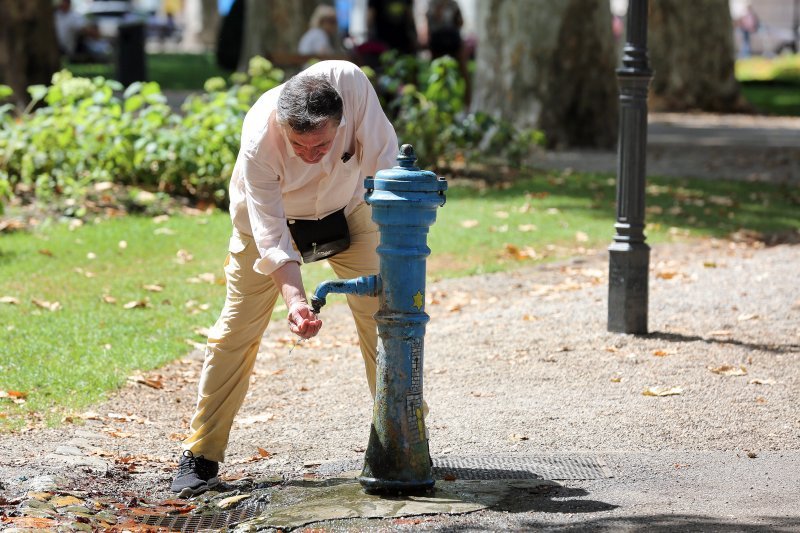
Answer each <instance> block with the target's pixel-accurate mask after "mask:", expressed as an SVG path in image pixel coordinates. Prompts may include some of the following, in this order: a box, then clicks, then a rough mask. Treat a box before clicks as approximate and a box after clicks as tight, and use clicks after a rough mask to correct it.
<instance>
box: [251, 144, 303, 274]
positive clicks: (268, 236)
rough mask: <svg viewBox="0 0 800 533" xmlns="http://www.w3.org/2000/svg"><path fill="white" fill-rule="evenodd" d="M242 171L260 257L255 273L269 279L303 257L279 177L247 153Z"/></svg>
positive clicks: (254, 237)
mask: <svg viewBox="0 0 800 533" xmlns="http://www.w3.org/2000/svg"><path fill="white" fill-rule="evenodd" d="M241 171H242V178H243V182H244V189H245V198H246V202H247V212H248V215H249V219H250V227H251V228H252V231H253V239H254V240H255V242H256V246H257V247H258V254H259V256H260V258H259V259H258V260H257V261H256V262H255V264H254V265H253V270H255V271H256V272H259V273H261V274H264V275H269V274H272V272H274V271H275V270H277V269H278V268H279V267H280V266H281V265H283V264H284V263H288V262H289V261H295V262H297V263H299V262H300V254H298V253H297V251H296V250H295V249H294V246H293V245H292V238H291V234H290V233H289V227H288V226H287V225H286V214H285V213H284V209H283V200H282V197H281V184H280V180H279V177H278V175H277V174H275V172H274V171H272V170H271V169H269V168H267V167H266V166H264V165H262V164H260V163H259V162H258V161H257V159H256V158H254V157H253V156H252V154H247V153H245V154H243V155H242V168H241Z"/></svg>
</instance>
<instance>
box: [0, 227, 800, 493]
mask: <svg viewBox="0 0 800 533" xmlns="http://www.w3.org/2000/svg"><path fill="white" fill-rule="evenodd" d="M798 264H800V246H798V245H787V244H784V245H779V246H774V247H768V248H765V247H763V246H762V245H758V243H756V244H755V245H751V244H744V243H731V242H727V241H715V240H706V241H698V242H693V243H682V244H664V245H657V246H654V248H653V250H652V253H651V273H650V310H649V316H650V322H649V324H650V330H651V333H650V334H649V335H647V336H631V335H620V334H614V333H608V332H606V312H607V311H606V299H607V295H606V293H607V274H606V271H607V268H608V259H607V254H606V252H605V251H596V252H590V253H589V254H588V255H586V256H583V257H579V258H576V259H573V260H572V261H570V262H566V263H559V264H552V265H545V266H537V267H528V268H523V269H521V270H518V271H516V272H512V273H508V274H493V275H484V276H477V277H471V278H464V279H452V280H443V281H435V282H430V283H429V285H428V288H427V306H426V310H427V312H428V313H429V314H430V316H431V321H430V324H429V326H428V333H427V336H426V341H425V342H426V348H425V354H426V358H425V389H426V399H427V400H428V402H429V404H430V407H431V413H430V416H429V418H428V426H429V428H430V433H431V452H432V454H433V455H434V456H435V457H444V456H447V455H462V456H463V455H480V454H489V453H491V454H536V453H549V452H592V453H595V454H604V453H607V454H610V455H613V454H618V453H623V452H625V453H627V452H630V453H644V454H648V453H662V452H664V451H669V450H677V451H682V452H711V451H713V452H736V453H740V454H747V453H751V454H753V455H756V454H762V453H769V452H777V451H795V452H797V451H800V414H798V413H799V411H798V408H797V407H798V403H797V401H798V400H797V398H798V397H800V284H798V282H797V280H798V267H797V265H798ZM323 319H324V321H325V326H324V328H323V330H322V332H321V334H320V335H319V336H318V337H317V338H316V339H314V340H312V341H310V342H307V343H303V344H300V345H299V346H298V347H297V348H296V349H295V350H294V351H293V353H291V354H289V353H288V352H289V348H290V342H291V339H290V338H289V335H288V331H286V330H285V326H284V324H283V323H282V322H280V321H279V322H278V323H275V324H272V325H271V326H270V328H269V329H268V331H267V334H266V335H265V337H264V341H263V344H262V349H261V353H260V355H259V359H258V363H257V365H256V369H255V373H254V375H253V378H252V384H251V388H250V392H249V395H248V398H247V400H246V402H245V405H244V407H243V409H242V411H241V412H240V415H239V417H238V422H237V424H236V425H235V426H234V430H233V434H232V437H231V444H230V447H229V456H228V461H227V462H226V463H225V464H224V465H222V467H223V470H222V472H223V477H224V478H227V479H228V480H235V479H239V478H241V477H242V476H258V475H270V474H281V475H284V476H290V477H292V476H302V475H303V473H304V472H307V471H308V470H309V468H312V465H316V464H318V463H321V462H325V461H333V460H343V459H358V458H359V457H362V456H363V451H364V446H365V445H366V442H367V436H368V430H369V422H370V419H371V401H370V398H369V395H368V392H367V388H366V383H365V380H364V378H363V370H362V363H361V361H360V355H359V351H358V347H357V345H356V336H355V328H354V326H353V324H352V319H351V318H350V316H349V313H348V312H347V309H346V307H345V306H344V305H342V304H338V305H336V304H333V305H330V306H329V307H327V308H325V309H324V310H323ZM200 366H201V355H200V352H199V351H195V352H193V353H192V354H190V355H189V356H187V357H186V358H185V359H183V360H181V361H178V362H176V363H174V364H172V365H169V366H168V367H165V368H163V369H161V370H159V371H158V372H155V373H153V374H150V375H148V376H145V377H149V378H151V379H153V380H157V381H160V382H161V383H163V388H161V389H155V388H152V387H149V386H147V385H145V384H142V383H131V384H130V385H129V386H128V387H126V388H125V389H124V390H122V391H121V392H119V393H118V394H115V395H114V396H113V397H112V398H110V399H109V401H108V402H107V403H105V404H103V405H98V406H96V408H94V409H93V411H94V413H88V414H84V415H83V418H84V419H85V420H84V421H78V422H76V423H75V424H72V425H67V426H65V427H63V428H60V429H36V430H32V431H28V432H25V433H21V434H15V435H0V449H1V450H4V453H3V454H2V456H0V480H2V481H0V484H1V485H0V509H2V507H3V505H2V504H3V503H6V504H7V505H11V504H15V503H17V502H19V501H20V499H21V498H23V496H24V494H25V493H26V492H28V491H31V490H36V489H37V483H38V484H40V485H41V484H44V485H47V484H48V483H50V482H51V481H52V480H53V479H55V480H56V483H57V484H58V485H59V487H62V488H63V487H65V486H66V487H71V488H75V489H84V490H85V489H87V488H92V489H93V490H96V491H101V492H103V493H104V494H106V495H108V496H110V497H116V498H120V499H124V498H126V495H127V497H129V496H130V495H132V494H135V495H138V497H140V498H149V499H151V500H164V499H168V498H170V497H171V494H169V493H168V491H167V489H168V484H169V480H170V478H171V473H172V470H173V468H174V465H175V460H176V458H177V453H178V448H179V442H178V441H179V439H180V438H181V437H182V433H183V432H184V431H185V428H186V426H187V424H188V418H189V416H190V415H191V412H192V408H193V403H194V394H195V393H196V387H197V379H198V375H199V370H200ZM725 374H743V375H725ZM655 387H662V388H664V389H673V390H672V392H673V393H676V394H675V395H671V396H664V397H656V396H647V395H644V394H643V392H644V391H645V390H647V389H648V388H655ZM259 449H260V450H261V451H260V450H259ZM5 451H11V452H12V453H7V452H5ZM265 452H266V453H265ZM47 476H56V477H55V478H52V477H47Z"/></svg>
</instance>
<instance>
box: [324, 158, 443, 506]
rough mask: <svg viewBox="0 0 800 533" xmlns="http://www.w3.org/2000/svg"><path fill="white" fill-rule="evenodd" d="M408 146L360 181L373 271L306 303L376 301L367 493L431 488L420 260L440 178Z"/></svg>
mask: <svg viewBox="0 0 800 533" xmlns="http://www.w3.org/2000/svg"><path fill="white" fill-rule="evenodd" d="M416 161H417V156H416V154H415V152H414V148H413V147H412V146H411V145H410V144H404V145H403V146H402V147H401V148H400V154H399V155H398V157H397V163H398V164H397V166H395V167H393V168H390V169H385V170H381V171H378V172H377V174H376V175H375V177H374V178H373V177H369V178H367V179H366V180H365V181H364V187H365V188H366V189H367V193H366V195H365V196H364V198H365V200H366V201H367V203H368V204H370V205H371V206H372V219H373V220H374V221H375V223H376V224H377V225H378V227H379V231H380V244H379V245H378V249H377V252H378V256H379V257H380V274H378V275H376V276H362V277H360V278H356V279H351V280H333V281H326V282H323V283H321V284H320V285H319V286H318V287H317V289H316V291H315V292H314V295H313V297H312V298H311V304H312V306H313V307H314V309H315V310H316V311H319V309H320V308H321V307H322V306H323V305H325V297H326V295H327V294H328V293H331V292H334V293H345V294H358V295H362V296H377V297H378V301H379V303H380V306H379V309H378V312H377V314H376V315H375V320H376V322H377V324H378V337H379V338H378V355H377V358H378V360H377V376H376V378H377V379H376V387H377V390H376V394H375V405H374V408H373V415H372V427H371V428H370V436H369V444H368V445H367V451H366V454H365V456H364V468H363V470H362V472H361V475H360V476H359V478H358V480H359V482H360V483H361V485H362V486H363V487H364V489H365V490H366V491H367V492H369V493H389V494H397V493H404V494H412V493H418V492H424V491H426V490H428V489H430V488H431V487H433V484H434V481H433V477H432V475H431V459H430V452H429V449H428V436H427V430H426V429H425V415H424V413H423V405H424V403H423V400H422V362H423V341H424V338H425V324H427V323H428V320H429V317H428V315H427V313H425V270H426V269H425V260H426V258H427V257H428V255H430V253H431V250H430V248H428V244H427V236H428V228H429V227H430V226H431V225H433V223H434V222H435V221H436V209H437V208H438V207H441V206H443V205H444V202H445V196H444V191H445V190H446V189H447V182H446V181H445V180H444V179H443V178H438V177H437V176H436V174H434V173H433V172H429V171H426V170H420V169H419V168H418V167H417V166H415V163H416Z"/></svg>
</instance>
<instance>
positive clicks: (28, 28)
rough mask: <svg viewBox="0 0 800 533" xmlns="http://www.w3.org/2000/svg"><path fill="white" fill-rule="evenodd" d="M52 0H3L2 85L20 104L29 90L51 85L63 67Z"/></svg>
mask: <svg viewBox="0 0 800 533" xmlns="http://www.w3.org/2000/svg"><path fill="white" fill-rule="evenodd" d="M53 19H54V14H53V3H52V1H51V0H3V7H2V14H0V83H3V84H5V85H8V86H10V87H11V88H12V89H14V96H15V98H16V100H17V103H18V104H19V105H24V104H25V103H26V102H27V101H28V100H30V96H29V95H28V92H27V87H28V86H29V85H34V84H39V83H42V84H49V83H50V80H51V78H52V76H53V73H55V72H56V71H57V70H58V69H59V68H60V66H61V61H60V58H59V53H58V43H57V42H56V30H55V23H54V22H53Z"/></svg>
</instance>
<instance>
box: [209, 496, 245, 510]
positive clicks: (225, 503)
mask: <svg viewBox="0 0 800 533" xmlns="http://www.w3.org/2000/svg"><path fill="white" fill-rule="evenodd" d="M249 497H250V495H249V494H238V495H236V496H228V497H227V498H223V499H221V500H220V501H218V502H217V507H219V508H220V509H227V508H228V507H232V506H234V505H236V504H237V503H239V502H240V501H242V500H246V499H247V498H249Z"/></svg>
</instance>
